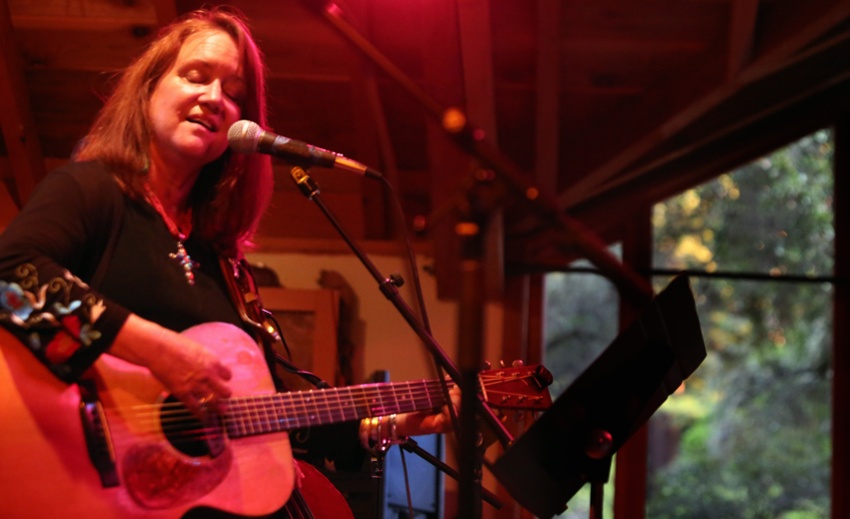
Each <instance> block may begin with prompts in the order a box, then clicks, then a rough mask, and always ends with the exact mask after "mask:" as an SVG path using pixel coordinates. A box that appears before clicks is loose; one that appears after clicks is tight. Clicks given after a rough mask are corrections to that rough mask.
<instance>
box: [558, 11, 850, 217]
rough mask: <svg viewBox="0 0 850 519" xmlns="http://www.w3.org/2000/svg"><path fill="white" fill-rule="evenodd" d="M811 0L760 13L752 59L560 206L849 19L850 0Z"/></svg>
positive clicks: (613, 177)
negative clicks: (758, 32)
mask: <svg viewBox="0 0 850 519" xmlns="http://www.w3.org/2000/svg"><path fill="white" fill-rule="evenodd" d="M814 3H815V4H817V5H816V6H815V7H814V8H813V7H811V6H810V5H809V3H808V2H793V3H792V2H783V3H781V5H780V6H777V7H776V10H775V11H772V12H771V15H770V16H761V15H760V18H759V24H760V33H761V34H762V35H763V36H762V38H761V39H760V41H759V46H758V48H756V49H755V53H754V55H753V60H752V63H751V65H749V66H747V67H746V68H744V69H743V70H742V71H741V73H740V74H739V75H738V77H737V78H735V79H734V80H733V81H729V82H727V83H725V84H723V85H721V86H719V87H718V88H715V89H712V90H710V91H708V92H706V93H704V94H703V95H702V96H701V97H699V98H698V99H695V100H694V101H693V102H691V104H690V105H689V106H687V107H682V108H681V109H680V110H678V111H677V112H676V115H675V116H673V117H668V118H666V119H664V120H663V121H661V122H660V123H659V124H657V125H656V127H655V128H652V129H649V130H647V131H644V132H642V133H641V135H642V137H641V138H639V139H638V140H637V141H636V142H634V143H633V144H632V145H630V146H625V147H623V148H622V151H620V152H619V153H618V154H617V155H616V156H614V157H612V158H611V159H610V160H608V161H607V162H605V163H604V164H602V165H601V166H599V167H598V168H596V169H595V170H594V171H592V172H590V173H589V174H588V175H586V176H585V177H584V179H583V180H582V181H580V182H578V183H576V184H574V185H573V186H572V187H571V188H570V189H569V190H568V191H566V192H564V193H562V194H561V195H560V197H559V202H560V205H561V207H562V208H564V209H566V208H568V207H572V206H575V205H577V204H580V203H582V202H584V201H586V200H589V199H590V198H592V197H593V196H596V195H597V194H599V193H601V192H603V191H605V190H608V189H611V188H613V187H615V186H616V184H618V183H621V182H623V181H625V180H626V176H625V175H622V173H623V172H624V171H627V170H628V169H629V167H630V166H631V165H632V164H634V163H635V162H637V161H639V160H640V159H641V157H643V156H644V155H645V154H646V153H648V152H650V151H651V150H654V149H658V148H661V147H663V146H664V144H665V142H669V141H671V140H673V139H675V138H676V137H677V136H678V134H679V133H680V132H682V131H683V130H685V129H686V128H688V126H689V125H691V124H693V123H694V122H695V121H697V120H698V119H700V118H701V117H704V116H705V115H706V114H708V113H710V112H711V111H712V110H714V109H716V108H717V107H718V106H720V105H722V104H723V103H724V102H727V101H728V100H729V99H730V98H731V97H733V96H734V95H735V94H736V93H738V92H739V91H741V90H742V89H744V88H745V87H746V86H747V85H750V84H754V83H757V82H759V81H761V80H763V79H765V78H766V77H769V76H770V75H771V74H773V73H775V72H777V71H779V70H781V69H782V68H783V67H785V66H787V64H788V63H789V62H793V61H794V60H795V59H796V56H795V54H796V53H798V52H800V51H802V50H803V49H804V48H805V47H806V46H807V45H810V44H812V43H813V42H814V41H815V40H816V39H817V38H818V37H820V36H821V35H822V34H824V32H826V30H827V29H828V28H829V27H834V26H836V25H838V24H840V23H842V22H843V21H846V20H847V19H850V0H817V1H815V2H814ZM795 6H796V7H798V10H797V11H795V10H794V7H795ZM776 11H779V14H777V12H776ZM689 81H692V79H691V78H689V77H687V75H683V77H682V78H681V79H680V81H679V82H678V83H677V84H679V85H680V86H681V87H682V89H683V90H687V89H686V88H684V85H685V83H687V82H689ZM668 90H673V91H675V90H677V88H676V87H675V86H673V87H668ZM647 103H652V101H647ZM661 104H663V103H661Z"/></svg>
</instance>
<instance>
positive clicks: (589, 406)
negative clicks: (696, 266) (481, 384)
mask: <svg viewBox="0 0 850 519" xmlns="http://www.w3.org/2000/svg"><path fill="white" fill-rule="evenodd" d="M705 355H706V353H705V343H704V342H703V337H702V332H701V330H700V324H699V319H698V317H697V313H696V307H695V304H694V299H693V294H692V292H691V289H690V284H689V282H688V280H687V278H686V277H685V276H679V277H677V278H676V279H674V280H673V281H672V282H671V283H670V285H668V287H667V288H666V289H664V291H662V292H661V293H660V294H658V295H657V296H655V297H654V298H653V299H652V301H651V302H650V304H649V305H647V307H646V308H645V309H644V310H643V311H642V313H641V315H640V316H639V318H638V319H637V320H636V321H635V322H633V323H632V324H631V325H630V326H629V327H628V328H627V329H626V330H625V331H624V332H622V333H621V334H620V335H619V336H617V338H616V339H614V341H613V342H612V343H611V344H610V345H609V346H608V347H607V348H606V349H605V351H603V352H602V354H601V355H600V356H599V357H598V358H597V359H596V360H595V361H594V362H593V363H592V364H591V365H590V366H589V367H588V368H587V369H586V370H585V371H584V372H583V373H582V374H581V375H579V377H578V378H577V379H576V380H575V381H574V382H573V383H572V384H571V385H570V386H569V387H568V388H567V390H566V391H565V392H564V394H562V395H561V396H560V397H559V398H558V399H557V400H556V401H555V403H554V404H553V405H552V407H551V408H550V409H549V410H547V411H546V412H545V413H544V414H543V415H542V416H541V417H540V418H539V419H538V420H537V421H536V422H535V423H534V425H532V426H531V428H529V430H528V431H526V432H525V433H524V434H523V435H522V436H521V437H520V438H518V439H517V441H515V442H514V443H513V444H512V445H511V446H510V447H509V448H508V449H507V451H506V452H505V453H504V455H502V456H501V457H500V458H499V459H498V460H497V461H496V463H495V464H494V465H493V467H492V469H493V473H494V475H495V476H496V479H498V481H499V482H500V483H501V484H502V485H503V486H504V487H505V489H506V490H507V491H508V492H509V493H510V494H511V496H512V497H513V498H514V499H516V500H517V502H518V503H519V504H521V505H522V506H523V507H525V508H527V509H528V510H530V511H531V512H532V513H534V514H535V515H536V516H538V517H541V518H549V517H552V516H554V515H557V514H559V513H561V512H563V511H564V510H566V508H567V506H566V505H567V501H569V499H570V498H572V496H573V495H575V493H576V492H578V490H579V489H581V487H582V486H583V485H584V484H585V483H590V484H591V485H592V487H591V501H592V502H591V513H593V512H594V510H595V511H597V512H598V513H599V514H601V505H602V503H601V495H602V491H601V488H602V484H604V483H605V482H606V481H607V480H608V474H609V472H610V466H611V459H612V457H613V455H614V454H615V453H616V452H617V450H618V449H619V448H620V447H621V446H622V445H623V444H624V443H625V442H626V440H628V439H629V437H631V436H632V434H634V433H635V432H636V431H637V430H638V429H639V428H640V427H641V426H642V425H643V424H644V423H645V422H646V421H647V420H648V419H649V417H650V416H651V415H652V414H653V413H654V412H655V411H656V410H657V409H658V408H659V407H660V406H661V404H662V403H664V401H665V400H666V399H667V397H668V396H669V395H670V394H672V393H673V391H675V390H676V388H678V387H679V385H680V384H681V383H682V381H683V380H684V379H685V378H687V377H688V376H689V375H690V374H691V373H693V372H694V370H696V368H697V366H699V365H700V363H701V362H702V361H703V359H704V358H705ZM597 500H598V502H594V501H597ZM598 517H601V515H599V516H598Z"/></svg>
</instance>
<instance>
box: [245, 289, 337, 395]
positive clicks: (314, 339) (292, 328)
mask: <svg viewBox="0 0 850 519" xmlns="http://www.w3.org/2000/svg"><path fill="white" fill-rule="evenodd" d="M260 297H261V298H262V299H263V306H264V307H265V308H266V309H268V310H269V311H270V312H272V314H273V315H274V317H275V319H276V320H277V322H278V324H279V325H280V329H281V333H282V335H283V338H284V340H285V343H286V345H287V346H288V351H284V350H281V351H278V353H279V354H281V355H283V356H284V357H285V358H287V359H289V360H290V361H291V362H292V363H293V364H295V366H297V367H298V368H299V369H301V370H305V371H309V372H312V373H314V374H315V375H317V376H318V377H319V378H321V379H322V380H324V381H326V382H327V383H328V384H330V385H332V386H334V385H336V379H337V372H338V369H337V366H338V360H337V359H338V356H337V329H338V326H339V294H338V293H337V292H336V291H335V290H325V289H316V290H309V289H290V288H278V287H260ZM278 373H280V375H281V377H282V378H283V380H284V381H285V382H286V384H287V386H288V387H289V388H290V389H292V390H299V389H313V388H314V386H313V385H312V384H310V383H309V382H308V381H306V380H305V379H304V378H302V377H300V376H298V375H293V374H291V373H288V372H286V371H284V370H283V369H282V368H280V367H278Z"/></svg>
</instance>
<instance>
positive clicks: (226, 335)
mask: <svg viewBox="0 0 850 519" xmlns="http://www.w3.org/2000/svg"><path fill="white" fill-rule="evenodd" d="M183 333H184V334H185V335H187V336H189V337H190V338H192V339H194V340H196V341H198V342H201V343H202V344H205V345H206V346H207V347H208V348H209V349H210V350H211V351H213V352H214V353H215V354H216V355H218V356H219V358H221V359H222V361H223V362H224V363H225V365H227V366H229V367H230V369H231V371H232V373H233V378H232V380H231V382H230V387H231V390H232V392H233V396H232V397H231V398H230V399H228V400H226V401H225V402H224V407H225V409H226V410H225V411H224V412H222V413H221V414H212V413H210V414H209V415H208V416H207V417H206V418H204V419H199V418H197V417H196V416H195V415H193V414H192V413H190V412H188V411H187V410H186V409H185V408H184V407H183V405H182V404H181V403H180V402H179V401H177V400H176V399H175V398H174V397H172V396H170V395H168V394H167V393H166V391H165V389H164V387H163V386H162V385H161V384H160V383H159V382H158V381H157V380H156V379H155V378H153V376H151V374H150V372H149V371H148V370H147V369H145V368H141V367H139V366H136V365H134V364H131V363H127V362H124V361H122V360H120V359H117V358H115V357H112V356H110V355H102V356H101V357H100V359H99V360H98V361H97V362H96V363H95V365H94V367H93V370H92V372H93V377H92V383H91V384H88V385H86V384H79V385H66V384H64V383H62V382H61V381H59V380H58V379H56V378H55V377H54V376H53V375H52V374H51V373H50V372H49V371H48V370H47V368H46V367H45V366H44V365H42V364H41V363H40V362H39V361H38V360H37V359H36V358H35V357H34V356H33V355H32V354H31V353H30V352H29V351H28V350H27V349H26V348H25V347H24V346H22V345H21V344H19V343H18V341H17V339H16V338H15V337H14V336H12V335H11V334H10V333H9V332H8V331H6V330H5V329H3V328H2V327H0V353H2V356H0V510H2V515H3V517H9V518H30V517H37V518H41V517H48V518H56V519H58V518H63V519H66V518H67V519H70V518H77V517H79V518H83V517H85V518H92V517H96V518H99V519H100V518H110V517H116V518H124V519H132V518H137V517H138V518H141V517H145V518H172V517H180V516H181V515H183V514H184V513H186V512H187V511H188V510H189V509H191V508H195V507H198V506H205V507H211V508H215V509H218V510H223V511H226V512H230V513H236V514H241V515H262V514H268V513H271V512H273V511H275V510H278V509H280V508H281V507H282V506H283V505H284V503H285V502H286V501H287V499H288V498H289V496H290V494H291V493H292V489H293V486H294V483H295V470H294V463H295V461H294V460H293V458H292V453H291V450H290V445H289V437H288V434H287V431H289V430H292V429H297V428H303V427H308V426H317V425H323V424H330V423H336V422H343V421H350V420H360V419H362V418H367V417H372V416H382V415H389V414H392V413H405V412H411V411H419V410H428V409H439V408H441V407H442V406H443V405H444V404H445V397H444V392H443V389H442V387H441V382H440V381H439V380H430V381H429V380H422V381H412V382H398V383H380V384H364V385H359V386H346V387H339V388H332V389H322V390H310V391H297V392H288V393H276V392H275V391H274V386H273V383H272V379H271V376H270V374H269V371H268V368H267V366H266V364H265V360H264V358H263V355H262V353H261V351H260V349H259V347H258V346H257V345H256V343H255V342H254V341H253V340H252V339H251V337H250V336H248V335H247V334H246V333H245V332H244V331H242V330H241V329H239V328H237V327H235V326H233V325H229V324H224V323H208V324H203V325H199V326H195V327H193V328H190V329H188V330H186V331H185V332H183ZM541 369H542V368H541V367H537V368H535V367H531V366H529V367H520V368H507V369H501V370H491V371H487V372H482V373H481V375H480V382H481V384H480V388H481V394H482V397H483V398H484V399H485V400H486V401H487V402H488V403H489V404H490V405H492V406H495V407H500V408H505V409H526V410H543V409H545V408H547V407H548V406H550V405H551V398H550V397H549V394H548V389H546V386H547V385H548V383H547V382H546V380H545V377H541V376H540V373H541V372H540V370H541ZM543 371H545V370H543Z"/></svg>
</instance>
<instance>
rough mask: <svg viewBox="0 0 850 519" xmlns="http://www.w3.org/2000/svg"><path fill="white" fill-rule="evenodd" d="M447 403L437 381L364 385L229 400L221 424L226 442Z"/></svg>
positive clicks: (428, 407) (430, 407)
mask: <svg viewBox="0 0 850 519" xmlns="http://www.w3.org/2000/svg"><path fill="white" fill-rule="evenodd" d="M445 402H446V399H445V396H444V394H443V389H442V384H441V383H440V381H439V380H419V381H413V382H396V383H380V384H363V385H359V386H346V387H339V388H331V389H321V390H310V391H293V392H290V393H276V394H271V395H253V396H246V397H236V398H231V399H229V400H228V401H227V412H226V413H225V414H224V416H222V421H223V424H224V428H225V430H226V431H227V434H228V436H230V437H231V438H239V437H244V436H253V435H257V434H267V433H275V432H281V431H289V430H292V429H300V428H302V427H308V426H316V425H327V424H333V423H339V422H348V421H355V420H361V419H363V418H369V417H372V416H385V415H389V414H393V413H408V412H411V411H424V410H430V409H439V408H440V407H442V406H443V404H445Z"/></svg>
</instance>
